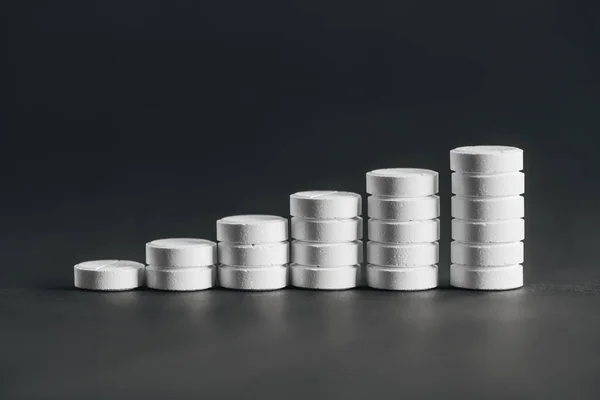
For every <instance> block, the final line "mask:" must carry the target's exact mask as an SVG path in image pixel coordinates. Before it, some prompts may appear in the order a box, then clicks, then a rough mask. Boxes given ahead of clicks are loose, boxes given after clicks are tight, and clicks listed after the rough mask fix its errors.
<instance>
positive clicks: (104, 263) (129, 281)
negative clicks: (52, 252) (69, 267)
mask: <svg viewBox="0 0 600 400" xmlns="http://www.w3.org/2000/svg"><path fill="white" fill-rule="evenodd" d="M145 270H146V268H145V266H144V264H142V263H138V262H135V261H127V260H96V261H86V262H82V263H80V264H77V265H75V267H74V268H73V275H74V280H75V287H76V288H80V289H89V290H114V291H117V290H131V289H135V288H137V287H140V286H142V285H143V284H144V276H145Z"/></svg>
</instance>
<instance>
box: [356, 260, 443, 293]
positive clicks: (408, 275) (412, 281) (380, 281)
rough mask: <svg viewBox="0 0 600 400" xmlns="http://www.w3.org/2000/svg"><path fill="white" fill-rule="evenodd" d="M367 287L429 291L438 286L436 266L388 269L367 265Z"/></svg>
mask: <svg viewBox="0 0 600 400" xmlns="http://www.w3.org/2000/svg"><path fill="white" fill-rule="evenodd" d="M367 285H368V286H369V287H372V288H374V289H381V290H402V291H415V290H429V289H433V288H436V287H437V285H438V268H437V265H426V266H421V267H407V268H389V267H380V266H378V265H371V264H369V265H367Z"/></svg>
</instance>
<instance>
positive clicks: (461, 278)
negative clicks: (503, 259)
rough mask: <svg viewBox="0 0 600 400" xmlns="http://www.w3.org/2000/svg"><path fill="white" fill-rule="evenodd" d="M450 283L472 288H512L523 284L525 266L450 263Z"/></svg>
mask: <svg viewBox="0 0 600 400" xmlns="http://www.w3.org/2000/svg"><path fill="white" fill-rule="evenodd" d="M450 285H451V286H454V287H457V288H462V289H471V290H510V289H517V288H520V287H522V286H523V266H522V265H507V266H504V267H476V266H467V265H455V264H452V265H450Z"/></svg>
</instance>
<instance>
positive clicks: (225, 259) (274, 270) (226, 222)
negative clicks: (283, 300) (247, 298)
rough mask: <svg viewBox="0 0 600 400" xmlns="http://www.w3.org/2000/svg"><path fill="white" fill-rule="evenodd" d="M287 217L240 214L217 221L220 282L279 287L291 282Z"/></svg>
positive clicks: (227, 285)
mask: <svg viewBox="0 0 600 400" xmlns="http://www.w3.org/2000/svg"><path fill="white" fill-rule="evenodd" d="M287 239H288V222H287V219H286V218H282V217H277V216H273V215H237V216H232V217H226V218H222V219H220V220H218V221H217V240H218V241H219V262H220V265H219V284H220V285H221V286H222V287H224V288H228V289H238V290H276V289H282V288H284V287H286V286H287V284H288V266H287V264H288V262H289V243H288V242H287Z"/></svg>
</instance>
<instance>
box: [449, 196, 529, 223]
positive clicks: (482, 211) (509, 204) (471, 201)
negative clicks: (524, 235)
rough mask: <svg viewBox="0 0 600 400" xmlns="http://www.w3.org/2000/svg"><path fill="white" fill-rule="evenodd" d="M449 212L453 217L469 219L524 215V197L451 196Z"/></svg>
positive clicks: (508, 217) (511, 217) (518, 216)
mask: <svg viewBox="0 0 600 400" xmlns="http://www.w3.org/2000/svg"><path fill="white" fill-rule="evenodd" d="M451 201H452V204H451V208H452V210H451V214H452V217H454V218H459V219H464V220H469V221H502V220H508V219H517V218H523V217H524V216H525V198H524V197H523V196H507V197H488V198H476V197H463V196H452V199H451Z"/></svg>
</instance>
